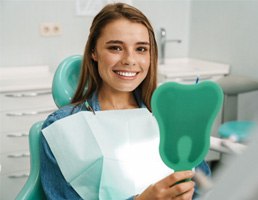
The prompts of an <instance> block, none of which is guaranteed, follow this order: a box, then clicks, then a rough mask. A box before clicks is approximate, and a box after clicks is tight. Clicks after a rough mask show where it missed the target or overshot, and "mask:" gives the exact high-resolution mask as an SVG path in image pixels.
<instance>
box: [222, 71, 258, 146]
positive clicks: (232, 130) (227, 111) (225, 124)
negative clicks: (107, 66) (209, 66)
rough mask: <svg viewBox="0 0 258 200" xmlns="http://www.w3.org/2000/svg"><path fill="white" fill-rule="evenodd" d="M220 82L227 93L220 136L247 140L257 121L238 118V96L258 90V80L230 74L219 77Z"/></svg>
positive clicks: (239, 140)
mask: <svg viewBox="0 0 258 200" xmlns="http://www.w3.org/2000/svg"><path fill="white" fill-rule="evenodd" d="M218 84H219V85H220V86H221V87H222V89H223V91H224V94H225V97H224V105H223V111H222V125H221V126H220V127H219V130H218V132H219V136H220V137H221V138H229V139H231V140H233V141H234V142H245V141H246V140H247V139H248V137H249V135H250V134H251V132H252V130H253V129H254V128H256V127H257V122H255V121H249V120H238V119H237V115H238V113H237V107H238V98H239V95H240V94H244V93H248V92H253V91H257V90H258V81H256V80H253V79H252V78H251V77H247V76H237V75H230V76H226V77H223V78H221V79H219V80H218Z"/></svg>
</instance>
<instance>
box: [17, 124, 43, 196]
mask: <svg viewBox="0 0 258 200" xmlns="http://www.w3.org/2000/svg"><path fill="white" fill-rule="evenodd" d="M42 124H43V121H39V122H36V123H35V124H33V126H32V127H31V128H30V132H29V144H30V174H29V178H28V179H27V181H26V183H25V185H24V186H23V188H22V190H21V191H20V193H19V194H18V196H17V197H16V200H41V199H44V193H43V189H42V186H41V184H40V176H39V167H40V158H39V153H40V152H39V150H40V149H39V145H40V130H41V127H42Z"/></svg>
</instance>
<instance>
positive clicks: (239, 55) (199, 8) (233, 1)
mask: <svg viewBox="0 0 258 200" xmlns="http://www.w3.org/2000/svg"><path fill="white" fill-rule="evenodd" d="M257 35H258V1H256V0H223V1H220V0H206V1H204V0H193V1H192V4H191V15H190V38H189V39H190V44H189V47H190V48H189V55H190V56H191V57H198V58H205V59H210V60H214V61H220V62H225V63H229V64H230V65H231V66H232V71H231V72H232V73H233V74H244V75H249V76H252V77H254V78H257V79H258V56H257V52H258V45H257V44H258V37H257Z"/></svg>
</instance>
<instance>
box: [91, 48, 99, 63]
mask: <svg viewBox="0 0 258 200" xmlns="http://www.w3.org/2000/svg"><path fill="white" fill-rule="evenodd" d="M91 57H92V59H93V60H94V61H95V62H97V61H98V57H97V52H96V51H95V49H92V51H91Z"/></svg>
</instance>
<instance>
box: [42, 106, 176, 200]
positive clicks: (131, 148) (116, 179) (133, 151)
mask: <svg viewBox="0 0 258 200" xmlns="http://www.w3.org/2000/svg"><path fill="white" fill-rule="evenodd" d="M95 113H96V114H95V115H94V114H93V113H92V112H89V111H82V112H79V113H76V114H74V115H71V116H69V117H66V118H63V119H61V120H58V121H56V122H55V123H53V124H51V125H50V126H48V127H47V128H45V129H43V130H42V132H43V134H44V136H45V138H46V140H47V142H48V144H49V146H50V148H51V150H52V152H53V154H54V156H55V158H56V160H57V163H58V165H59V167H60V169H61V172H62V174H63V175H64V177H65V179H66V181H67V182H69V183H70V184H71V186H72V187H73V188H74V189H75V191H76V192H77V193H78V194H79V195H80V196H81V197H82V198H83V199H87V200H88V199H89V200H95V199H100V200H112V199H114V200H120V199H121V200H122V199H126V198H128V197H130V196H132V195H135V194H138V193H141V192H142V191H143V190H144V189H146V188H147V187H148V186H149V185H150V184H152V183H155V182H157V181H159V180H160V179H162V178H164V177H166V176H167V175H169V174H171V173H172V172H173V171H172V170H171V169H169V168H168V167H167V166H166V165H165V164H163V162H162V160H161V158H160V156H159V147H158V146H159V129H158V124H157V122H156V119H155V118H154V117H153V116H152V114H151V113H150V112H149V111H148V110H147V109H145V108H140V109H130V110H113V111H97V112H95Z"/></svg>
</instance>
